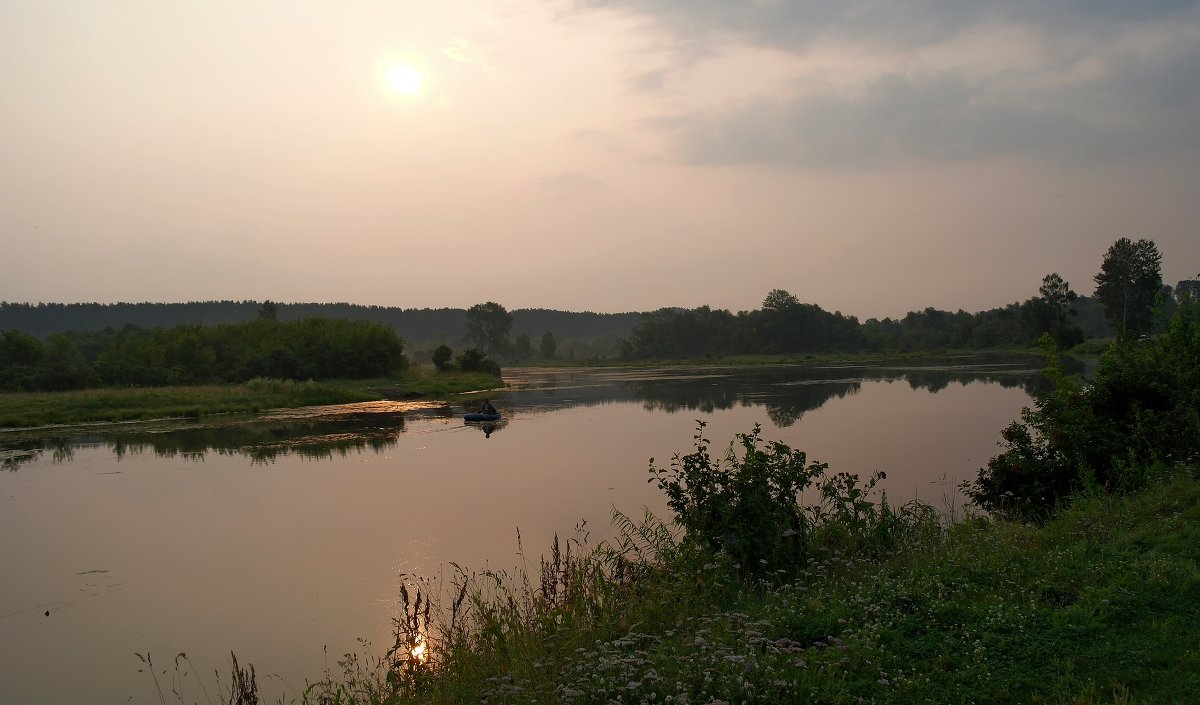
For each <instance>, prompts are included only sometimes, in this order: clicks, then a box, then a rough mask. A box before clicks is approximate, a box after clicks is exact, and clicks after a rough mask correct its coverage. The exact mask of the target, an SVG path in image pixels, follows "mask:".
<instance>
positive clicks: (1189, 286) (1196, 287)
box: [1175, 279, 1200, 301]
mask: <svg viewBox="0 0 1200 705" xmlns="http://www.w3.org/2000/svg"><path fill="white" fill-rule="evenodd" d="M1184 298H1188V299H1191V300H1192V301H1200V279H1184V280H1183V281H1181V282H1179V284H1177V285H1176V286H1175V300H1176V301H1182V300H1183V299H1184Z"/></svg>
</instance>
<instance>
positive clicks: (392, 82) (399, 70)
mask: <svg viewBox="0 0 1200 705" xmlns="http://www.w3.org/2000/svg"><path fill="white" fill-rule="evenodd" d="M387 82H388V85H389V86H391V88H392V90H393V91H396V92H397V93H399V94H400V95H414V94H416V92H417V91H419V90H421V85H422V84H424V83H425V77H424V76H422V75H421V72H420V71H418V70H417V68H416V67H415V66H413V65H412V64H392V65H391V66H390V67H389V68H388V72H387Z"/></svg>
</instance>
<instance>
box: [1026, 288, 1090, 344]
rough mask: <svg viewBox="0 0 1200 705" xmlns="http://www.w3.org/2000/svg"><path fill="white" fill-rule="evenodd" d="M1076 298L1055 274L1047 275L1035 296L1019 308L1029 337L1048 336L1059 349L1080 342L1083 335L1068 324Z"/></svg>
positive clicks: (1075, 327)
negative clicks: (1044, 334)
mask: <svg viewBox="0 0 1200 705" xmlns="http://www.w3.org/2000/svg"><path fill="white" fill-rule="evenodd" d="M1076 298H1078V295H1077V294H1076V293H1075V292H1074V291H1072V290H1071V285H1070V284H1069V283H1067V282H1066V281H1064V280H1063V278H1062V277H1061V276H1059V275H1058V273H1057V272H1055V273H1051V274H1047V275H1046V276H1045V277H1044V278H1043V279H1042V285H1041V287H1039V288H1038V296H1036V297H1034V298H1032V299H1030V300H1028V301H1026V302H1025V304H1024V305H1023V306H1022V307H1021V309H1022V310H1021V313H1022V315H1023V316H1024V317H1025V319H1026V323H1027V325H1028V326H1029V328H1030V334H1031V336H1032V337H1034V338H1037V337H1040V336H1041V335H1042V333H1049V334H1050V336H1051V337H1053V338H1054V342H1055V344H1056V345H1057V346H1058V347H1059V349H1064V348H1069V347H1071V346H1072V345H1076V344H1078V343H1081V342H1083V331H1082V330H1080V329H1079V327H1077V326H1073V325H1071V323H1070V318H1071V314H1072V313H1073V310H1072V308H1071V305H1072V304H1073V303H1074V302H1075V299H1076Z"/></svg>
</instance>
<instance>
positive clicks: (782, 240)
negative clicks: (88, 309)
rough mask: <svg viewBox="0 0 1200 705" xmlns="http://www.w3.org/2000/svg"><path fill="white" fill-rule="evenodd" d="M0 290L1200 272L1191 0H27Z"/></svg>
mask: <svg viewBox="0 0 1200 705" xmlns="http://www.w3.org/2000/svg"><path fill="white" fill-rule="evenodd" d="M0 85H2V86H3V91H2V93H0V301H9V302H25V301H28V302H39V301H56V302H81V301H99V302H116V301H189V300H213V299H235V300H242V299H254V300H263V299H272V300H275V301H282V302H340V301H347V302H352V303H359V304H370V305H381V306H399V307H403V308H426V307H429V308H440V307H467V306H470V305H473V304H475V303H479V302H482V301H496V302H499V303H501V304H502V305H504V306H506V307H507V308H509V309H516V308H554V309H562V310H573V311H583V310H590V311H603V312H616V311H634V310H637V311H644V310H652V309H657V308H660V307H664V306H684V307H694V306H700V305H710V306H713V307H714V308H728V309H731V310H734V311H737V310H745V309H754V308H758V307H759V306H760V305H761V302H762V300H763V298H764V297H765V296H766V294H767V293H768V292H769V291H770V290H772V289H775V288H781V289H786V290H787V291H789V292H791V293H792V294H794V295H795V296H796V297H797V298H799V299H800V300H801V301H805V302H811V303H816V304H818V305H820V306H821V307H823V308H825V309H827V310H830V311H834V310H838V311H842V312H843V313H846V314H853V315H857V316H859V317H860V318H869V317H880V318H882V317H884V316H893V317H895V316H902V315H903V314H904V313H905V312H907V311H909V310H916V309H922V308H925V307H927V306H933V307H936V308H944V309H950V310H957V309H960V308H961V309H965V310H968V311H977V310H982V309H987V308H993V307H996V306H1003V305H1005V304H1007V303H1010V302H1012V301H1017V300H1023V299H1026V298H1029V297H1030V296H1033V295H1036V293H1037V288H1038V286H1039V284H1040V283H1041V280H1042V277H1043V276H1044V275H1045V274H1047V273H1050V272H1058V273H1059V274H1061V275H1062V276H1063V277H1064V278H1065V279H1067V281H1069V282H1070V283H1071V285H1072V287H1073V288H1074V289H1075V290H1076V291H1078V292H1079V293H1082V294H1090V293H1091V292H1092V291H1093V289H1094V286H1095V285H1094V281H1093V277H1094V276H1095V274H1096V272H1098V271H1099V268H1100V263H1101V261H1102V258H1103V255H1104V252H1105V250H1106V249H1107V248H1108V247H1109V245H1111V244H1112V243H1113V242H1114V241H1115V240H1117V239H1118V238H1120V237H1131V238H1133V239H1139V238H1147V239H1150V240H1153V241H1154V242H1155V243H1157V245H1158V247H1159V249H1160V250H1161V252H1162V254H1163V278H1164V280H1165V281H1166V283H1168V284H1174V283H1176V282H1177V281H1179V280H1180V279H1185V278H1195V277H1197V275H1198V274H1200V228H1198V224H1200V7H1198V3H1197V2H1190V1H1184V0H1140V1H1139V2H1131V1H1129V0H1060V1H1047V0H849V1H846V2H830V1H829V0H797V1H795V2H787V1H785V0H753V1H749V2H736V1H734V0H493V1H485V0H439V2H436V3H435V2H426V1H417V0H403V1H402V0H390V1H387V2H385V1H382V0H345V1H344V2H336V3H335V2H316V1H309V0H287V1H286V2H285V1H277V0H206V1H205V2H182V1H181V0H113V1H112V2H95V1H94V0H36V1H33V0H9V1H8V2H5V3H2V4H0Z"/></svg>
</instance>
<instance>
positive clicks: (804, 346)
mask: <svg viewBox="0 0 1200 705" xmlns="http://www.w3.org/2000/svg"><path fill="white" fill-rule="evenodd" d="M776 291H777V292H780V294H781V295H784V296H786V297H790V296H791V295H790V294H787V292H782V291H781V290H776ZM773 293H774V292H773ZM262 306H263V302H259V301H192V302H188V303H115V304H100V303H76V304H60V303H38V304H28V303H7V302H0V331H9V330H14V331H21V332H23V333H27V334H29V335H32V336H35V337H37V338H43V339H44V338H47V337H49V336H52V335H54V334H56V333H66V332H75V333H89V332H100V331H104V330H106V329H112V330H121V329H122V328H125V327H126V326H136V327H139V328H145V329H154V328H171V327H175V326H181V325H188V326H193V325H200V326H216V325H228V324H235V323H247V322H250V321H253V320H255V319H257V318H258V317H259V314H260V311H261V308H262ZM275 307H276V316H277V317H278V320H279V321H297V320H302V319H305V318H312V317H318V318H329V319H340V320H359V321H369V322H372V323H380V324H383V325H385V326H388V327H390V328H392V330H394V331H396V334H397V335H399V336H400V337H401V338H403V339H404V341H405V348H406V350H407V352H408V353H409V354H410V355H411V356H413V358H414V359H416V360H417V361H418V362H427V361H428V360H429V357H430V354H431V352H432V351H433V349H434V348H436V347H437V346H438V345H441V344H449V345H451V346H452V347H455V348H456V349H458V348H462V347H466V346H467V345H468V344H469V343H468V332H467V331H468V326H467V320H468V319H467V311H466V310H465V309H461V308H441V309H402V308H395V307H385V306H361V305H357V304H349V303H334V304H318V303H295V304H287V303H277V304H275ZM772 307H774V310H773V309H772ZM785 309H786V310H785ZM511 316H512V328H511V330H510V331H509V332H510V333H511V335H513V336H516V337H520V336H528V337H530V338H532V339H534V340H535V341H536V340H538V339H539V338H541V337H542V336H543V335H545V334H546V333H551V334H552V335H553V336H554V338H555V339H556V341H557V350H558V354H557V357H558V358H568V359H579V360H585V359H596V358H617V357H626V358H649V357H666V358H670V357H687V356H695V355H705V354H730V353H736V354H753V353H793V352H831V351H855V352H870V351H882V350H894V351H921V350H934V349H944V348H1004V347H1026V346H1029V345H1032V344H1033V343H1035V342H1036V340H1037V338H1038V336H1039V335H1041V333H1042V330H1041V327H1042V326H1041V323H1040V322H1039V321H1037V320H1034V318H1032V316H1033V314H1032V312H1031V310H1030V304H1029V302H1028V301H1027V302H1025V303H1024V304H1022V303H1012V304H1009V305H1008V306H1005V307H1002V308H996V309H990V310H987V311H981V312H978V313H967V312H964V311H962V310H959V311H956V312H951V311H943V310H938V309H933V308H926V309H925V310H923V311H914V312H911V313H909V314H908V315H906V316H904V317H903V318H896V319H893V318H885V319H882V320H878V319H869V320H867V321H865V322H859V321H858V319H857V318H855V317H853V316H843V315H842V314H841V313H840V312H838V313H829V312H827V311H825V310H824V309H822V308H820V307H819V306H816V305H815V304H802V303H800V302H799V301H797V300H795V299H794V298H791V299H785V300H782V301H774V302H772V301H770V300H768V301H764V308H763V309H762V310H756V311H741V312H738V313H732V312H730V311H728V310H725V309H712V308H709V307H707V306H701V307H699V308H695V309H682V308H665V309H660V310H658V311H652V312H648V313H592V312H581V313H580V312H571V311H555V310H550V309H516V310H514V311H512V313H511ZM1069 320H1070V323H1071V324H1072V325H1074V326H1076V327H1078V328H1079V330H1080V332H1081V334H1082V336H1083V337H1084V338H1104V337H1111V336H1112V335H1113V334H1114V333H1113V330H1112V328H1111V327H1110V326H1109V324H1108V322H1107V321H1106V320H1105V317H1104V311H1103V308H1102V307H1101V306H1100V304H1099V303H1098V302H1097V301H1095V300H1094V299H1091V298H1088V297H1079V298H1077V299H1075V300H1074V302H1073V304H1072V311H1071V314H1070V319H1069ZM1035 329H1036V330H1035ZM764 336H765V337H764Z"/></svg>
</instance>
